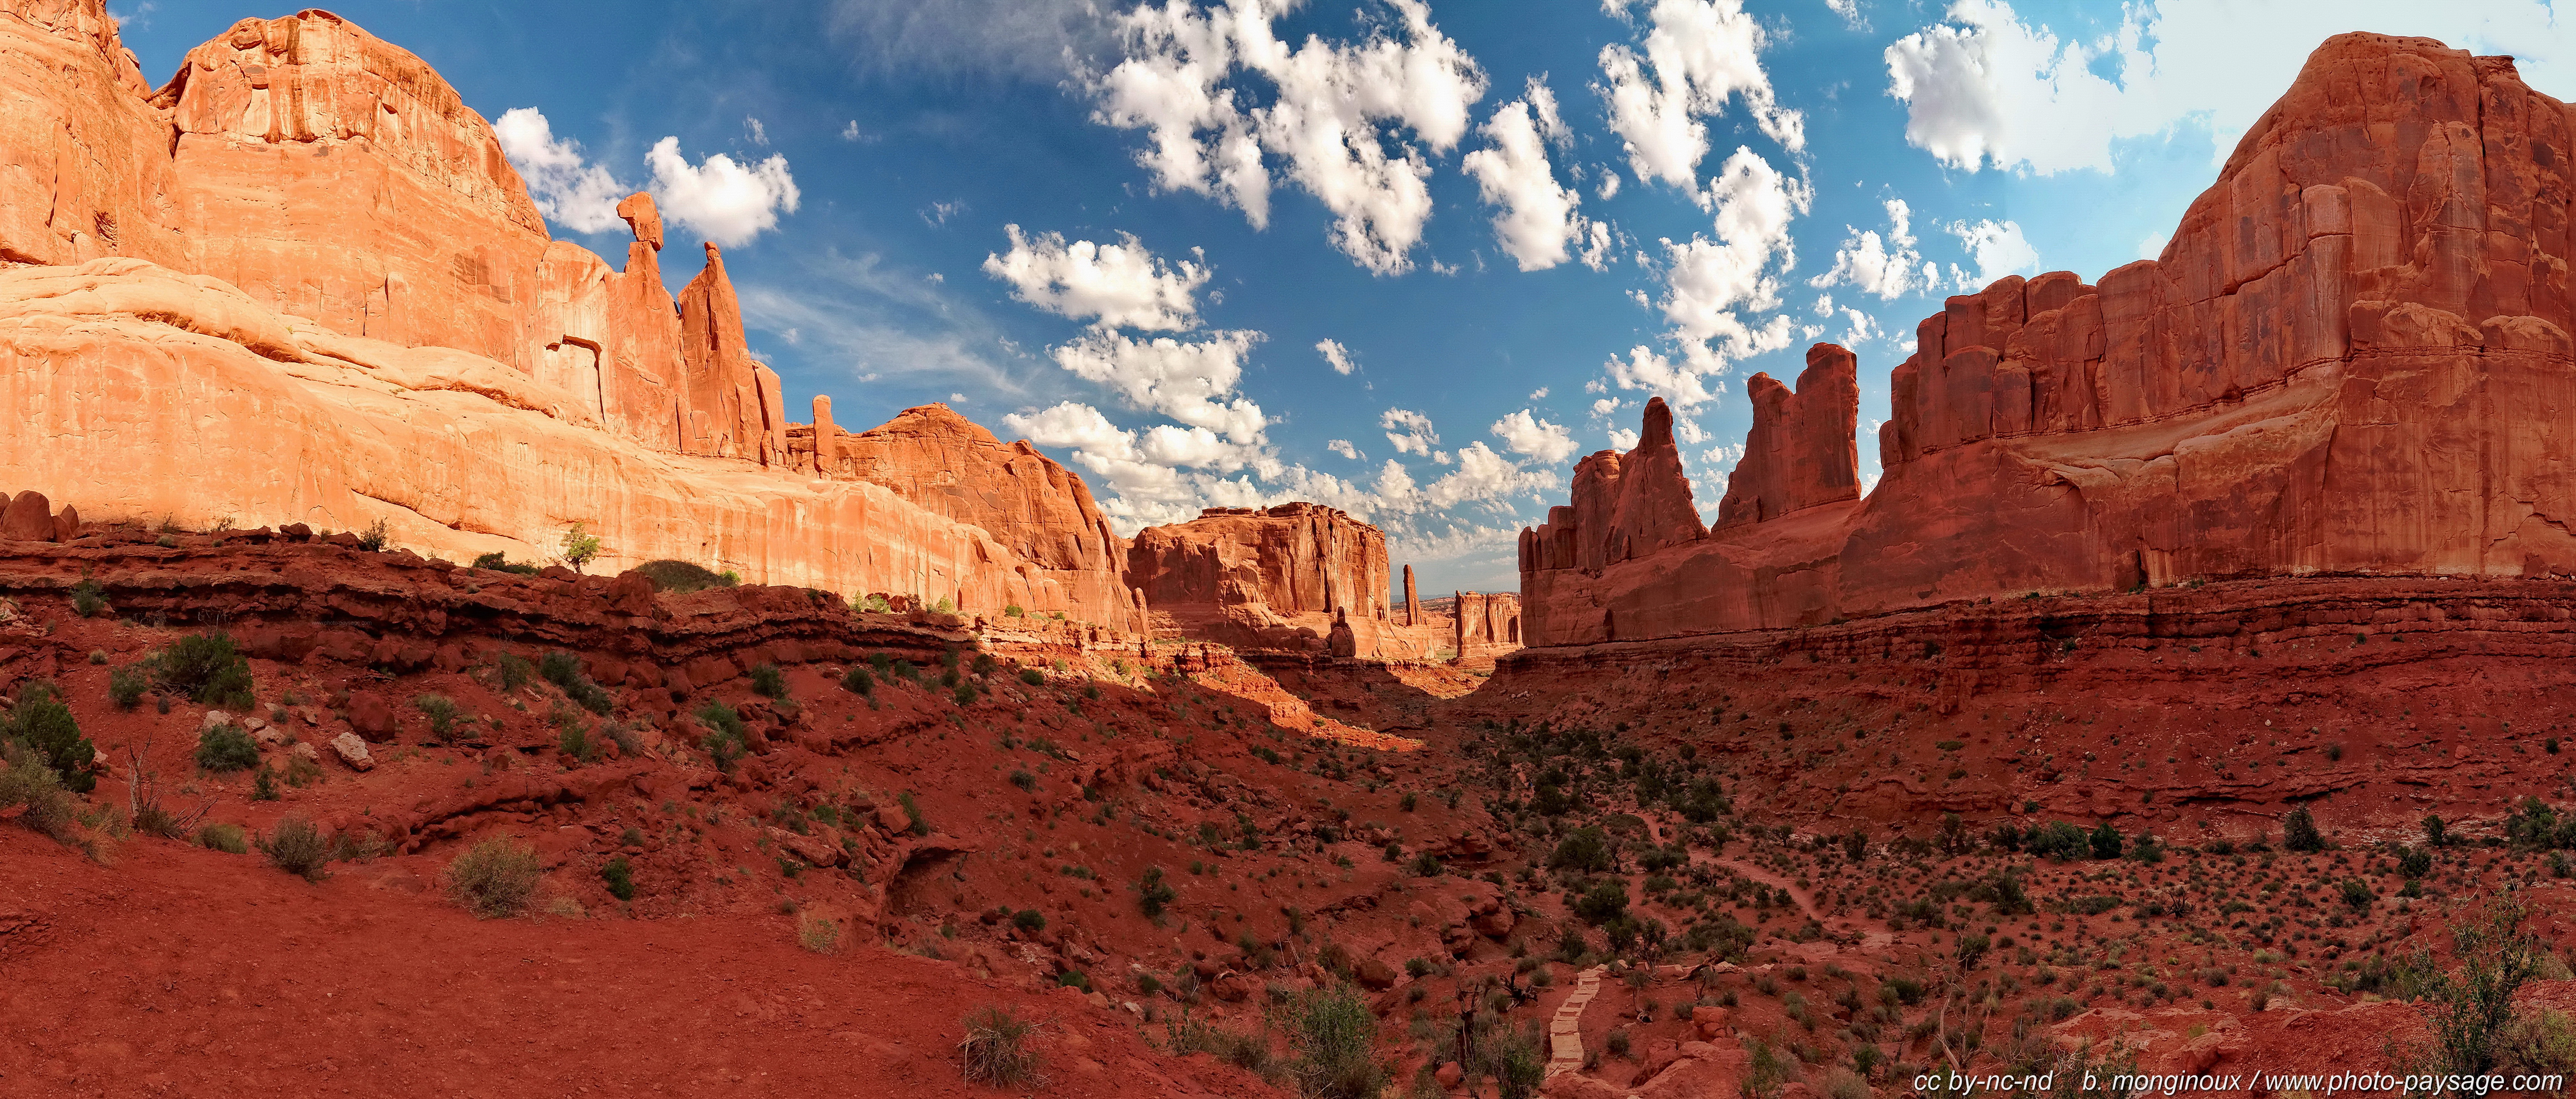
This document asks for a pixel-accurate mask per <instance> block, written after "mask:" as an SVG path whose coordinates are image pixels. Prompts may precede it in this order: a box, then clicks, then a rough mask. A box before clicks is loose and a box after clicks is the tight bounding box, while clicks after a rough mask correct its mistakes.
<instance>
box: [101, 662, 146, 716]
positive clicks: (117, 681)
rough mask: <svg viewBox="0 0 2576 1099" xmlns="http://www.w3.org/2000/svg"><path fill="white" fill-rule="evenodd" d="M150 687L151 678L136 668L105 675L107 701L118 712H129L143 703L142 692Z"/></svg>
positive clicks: (122, 669) (121, 669)
mask: <svg viewBox="0 0 2576 1099" xmlns="http://www.w3.org/2000/svg"><path fill="white" fill-rule="evenodd" d="M151 686H152V678H151V677H150V676H148V675H145V674H144V671H143V669H141V668H137V667H132V666H128V667H123V668H118V669H117V670H115V671H112V672H109V673H107V700H108V701H110V702H113V703H115V704H116V708H117V709H120V710H131V709H133V708H135V707H136V706H138V705H141V704H142V702H143V692H144V691H146V690H148V689H150V688H151Z"/></svg>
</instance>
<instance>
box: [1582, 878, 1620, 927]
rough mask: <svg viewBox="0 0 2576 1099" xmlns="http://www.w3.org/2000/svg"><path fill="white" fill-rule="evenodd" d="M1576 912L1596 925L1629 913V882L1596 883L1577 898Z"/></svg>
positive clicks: (1587, 921) (1585, 920)
mask: <svg viewBox="0 0 2576 1099" xmlns="http://www.w3.org/2000/svg"><path fill="white" fill-rule="evenodd" d="M1574 914H1575V915H1576V916H1577V917H1579V918H1581V919H1582V920H1583V922H1585V923H1588V924H1591V925H1592V926H1594V927H1599V926H1601V925H1603V924H1606V923H1609V922H1610V921H1612V920H1615V919H1618V918H1619V917H1621V916H1625V915H1627V914H1628V886H1627V883H1625V882H1617V881H1605V882H1600V883H1598V884H1595V885H1594V886H1593V887H1592V888H1591V889H1589V890H1586V891H1585V892H1584V894H1583V896H1581V897H1579V898H1577V899H1576V900H1575V902H1574Z"/></svg>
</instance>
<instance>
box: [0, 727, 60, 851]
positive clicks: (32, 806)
mask: <svg viewBox="0 0 2576 1099" xmlns="http://www.w3.org/2000/svg"><path fill="white" fill-rule="evenodd" d="M0 763H6V764H7V765H8V766H7V769H6V770H0V809H8V808H11V807H14V806H21V805H23V806H25V807H26V811H25V812H22V813H20V814H18V823H19V824H20V825H22V826H24V827H26V828H28V829H29V830H31V831H35V832H40V833H43V834H44V835H48V836H51V837H53V838H54V839H55V840H56V841H57V842H60V843H71V842H73V841H75V840H77V839H79V837H80V829H79V826H78V817H77V815H76V813H75V811H74V809H73V806H72V799H71V795H69V794H66V793H64V792H63V782H62V776H60V775H57V774H55V773H54V769H53V768H52V767H49V766H46V764H45V762H44V760H43V759H41V758H39V757H38V756H37V755H36V754H35V753H34V752H32V751H30V750H28V748H27V747H26V746H25V745H22V744H20V743H18V742H16V741H14V740H0Z"/></svg>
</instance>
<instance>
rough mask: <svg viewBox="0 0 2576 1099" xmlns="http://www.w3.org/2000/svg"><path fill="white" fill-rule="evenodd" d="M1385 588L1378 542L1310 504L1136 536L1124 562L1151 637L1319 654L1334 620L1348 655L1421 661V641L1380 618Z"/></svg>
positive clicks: (1423, 637) (1229, 511)
mask: <svg viewBox="0 0 2576 1099" xmlns="http://www.w3.org/2000/svg"><path fill="white" fill-rule="evenodd" d="M1389 581H1390V577H1389V575H1388V571H1387V557H1386V535H1384V534H1383V533H1381V532H1379V530H1378V529H1377V528H1376V527H1373V526H1370V525H1368V524H1367V523H1363V522H1360V521H1359V520H1357V519H1353V518H1351V517H1350V516H1349V515H1346V514H1344V513H1342V512H1341V511H1339V510H1337V509H1334V508H1328V507H1323V506H1321V505H1317V504H1308V503H1293V504H1281V505H1279V506H1277V507H1272V508H1268V509H1254V508H1208V509H1207V510H1205V511H1203V512H1201V513H1200V514H1199V517H1198V518H1196V519H1193V520H1191V521H1189V522H1187V523H1180V524H1175V525H1173V526H1166V527H1147V528H1145V529H1143V530H1141V531H1138V532H1136V538H1135V540H1134V542H1133V543H1132V544H1131V545H1130V546H1129V548H1128V550H1127V583H1128V585H1129V586H1131V587H1134V588H1136V589H1137V590H1138V591H1140V592H1141V593H1142V594H1143V596H1144V600H1145V606H1146V609H1147V610H1148V611H1149V612H1150V615H1151V618H1152V620H1153V623H1154V627H1155V632H1156V633H1158V634H1163V635H1167V636H1175V637H1188V638H1196V639H1201V640H1208V641H1217V642H1222V643H1224V644H1227V645H1232V646H1235V647H1237V648H1246V649H1280V650H1291V651H1307V650H1313V651H1316V652H1318V653H1321V652H1323V651H1325V649H1324V646H1325V643H1326V641H1327V640H1328V639H1329V638H1330V636H1331V635H1332V633H1333V626H1334V621H1335V619H1336V617H1337V616H1338V617H1340V618H1341V619H1343V620H1344V621H1346V622H1347V623H1348V626H1349V629H1350V631H1351V637H1352V645H1353V654H1352V655H1357V656H1362V657H1372V658H1381V659H1393V658H1418V657H1424V656H1428V655H1430V642H1431V640H1432V638H1431V632H1430V631H1429V630H1428V629H1425V628H1419V627H1413V628H1409V627H1406V626H1404V625H1403V624H1402V623H1401V622H1400V621H1398V620H1397V616H1396V613H1395V612H1393V610H1392V608H1390V607H1389V606H1388V589H1389Z"/></svg>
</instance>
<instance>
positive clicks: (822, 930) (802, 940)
mask: <svg viewBox="0 0 2576 1099" xmlns="http://www.w3.org/2000/svg"><path fill="white" fill-rule="evenodd" d="M796 945H798V946H802V947H804V948H805V949H807V950H810V951H813V952H814V953H816V954H838V953H840V952H841V924H840V921H837V920H833V919H829V918H826V917H824V916H822V915H820V914H817V913H813V912H801V913H798V914H797V916H796Z"/></svg>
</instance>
